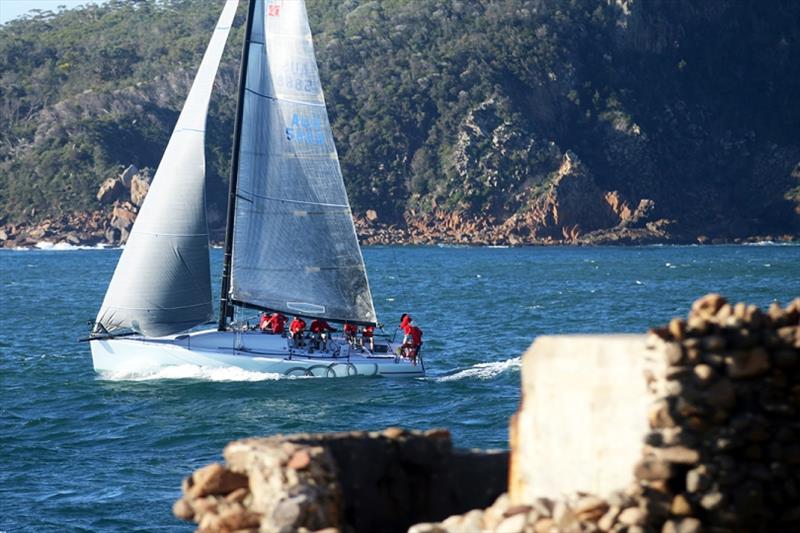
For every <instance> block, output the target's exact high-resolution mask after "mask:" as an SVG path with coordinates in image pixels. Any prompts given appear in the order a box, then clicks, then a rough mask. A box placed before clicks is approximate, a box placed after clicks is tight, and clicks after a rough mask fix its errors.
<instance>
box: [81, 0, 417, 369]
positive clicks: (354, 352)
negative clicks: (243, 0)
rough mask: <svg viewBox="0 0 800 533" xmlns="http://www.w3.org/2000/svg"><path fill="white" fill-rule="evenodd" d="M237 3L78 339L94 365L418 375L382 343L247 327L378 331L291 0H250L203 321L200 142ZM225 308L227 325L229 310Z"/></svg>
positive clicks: (389, 343)
mask: <svg viewBox="0 0 800 533" xmlns="http://www.w3.org/2000/svg"><path fill="white" fill-rule="evenodd" d="M237 6H238V0H226V2H225V5H224V7H223V10H222V14H221V15H220V18H219V21H218V23H217V26H216V28H215V29H214V33H213V35H212V37H211V40H210V42H209V45H208V48H207V49H206V52H205V54H204V56H203V59H202V62H201V64H200V67H199V69H198V72H197V74H196V77H195V79H194V82H193V84H192V87H191V89H190V91H189V95H188V96H187V99H186V101H185V103H184V106H183V109H182V111H181V114H180V116H179V118H178V121H177V123H176V125H175V129H174V130H173V133H172V136H171V137H170V140H169V143H168V144H167V147H166V150H165V151H164V154H163V156H162V159H161V163H160V164H159V166H158V169H157V171H156V174H155V176H154V178H153V182H152V184H151V187H150V191H149V193H148V195H147V197H146V199H145V201H144V203H143V205H142V207H141V210H140V212H139V215H138V217H137V219H136V222H135V224H134V226H133V228H132V230H131V233H130V236H129V238H128V241H127V243H126V246H125V248H124V250H123V252H122V255H121V256H120V259H119V262H118V264H117V267H116V270H115V271H114V274H113V277H112V279H111V282H110V284H109V286H108V290H107V292H106V295H105V298H104V300H103V303H102V306H101V308H100V311H99V313H98V315H97V319H96V320H95V323H94V327H93V329H92V335H91V336H90V337H89V339H88V340H89V343H90V346H91V351H92V361H93V365H94V368H95V370H96V371H97V372H99V373H101V374H114V375H120V374H121V375H127V374H135V373H139V372H147V371H151V370H158V369H161V368H163V367H168V366H178V365H187V364H189V365H199V366H202V367H238V368H241V369H244V370H249V371H257V372H269V373H278V374H280V375H286V376H317V377H344V376H356V375H359V376H362V375H368V376H376V375H377V376H421V375H424V372H425V370H424V365H423V364H422V361H421V360H419V361H417V360H416V358H415V360H414V361H412V360H411V359H409V358H407V357H404V356H401V355H400V353H401V352H402V349H401V348H402V347H401V346H400V345H399V343H397V342H394V340H393V339H389V338H388V336H385V337H376V338H375V339H374V341H375V342H374V347H370V346H368V345H364V346H362V345H360V344H356V343H354V342H352V338H351V339H349V342H348V339H345V337H344V336H338V335H337V334H333V337H332V338H331V339H329V340H328V342H327V345H325V344H322V345H316V346H315V343H314V342H305V343H303V342H302V339H292V338H290V337H288V336H285V335H282V334H268V333H263V332H262V331H260V330H258V329H254V328H252V327H250V325H249V321H248V320H246V319H244V318H243V317H244V316H246V314H247V313H248V312H249V313H258V312H270V313H281V314H283V315H285V316H289V317H291V316H292V315H295V316H298V317H303V318H305V319H323V320H326V321H330V322H332V323H339V324H344V323H349V324H353V325H360V326H373V327H374V326H376V325H378V320H377V316H376V313H375V308H374V304H373V301H372V294H371V292H370V287H369V282H368V280H367V273H366V268H365V265H364V259H363V256H362V254H361V249H360V247H359V245H358V239H357V237H356V231H355V226H354V224H353V219H352V212H351V209H350V204H349V201H348V198H347V193H346V191H345V187H344V181H343V178H342V173H341V169H340V166H339V159H338V155H337V152H336V147H335V145H334V142H333V135H332V132H331V126H330V122H329V120H328V114H327V108H326V105H325V98H324V95H323V92H322V88H321V84H320V79H319V73H318V70H317V64H316V58H315V54H314V45H313V41H312V38H311V30H310V28H309V23H308V15H307V13H306V8H305V4H304V2H303V0H250V3H249V5H248V13H247V23H246V24H247V26H246V31H245V40H244V45H243V49H242V62H241V71H240V76H239V94H238V103H237V114H236V122H235V131H234V147H233V156H232V162H231V180H230V192H229V198H228V218H227V226H226V236H225V249H224V264H223V272H222V283H221V296H220V306H219V308H220V310H219V317H218V319H216V320H214V316H213V305H212V295H211V279H210V267H209V235H208V228H207V223H206V210H205V203H206V201H205V200H206V199H205V161H204V142H205V141H204V139H205V124H206V113H207V110H208V102H209V99H210V97H211V92H212V87H213V82H214V78H215V76H216V72H217V68H218V66H219V63H220V59H221V57H222V52H223V50H224V47H225V42H226V40H227V38H228V33H229V31H230V28H231V25H232V23H233V19H234V15H235V13H236V9H237ZM237 317H238V318H237Z"/></svg>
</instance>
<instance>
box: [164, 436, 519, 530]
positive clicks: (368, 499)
mask: <svg viewBox="0 0 800 533" xmlns="http://www.w3.org/2000/svg"><path fill="white" fill-rule="evenodd" d="M223 455H224V457H225V461H226V464H225V465H220V464H212V465H209V466H207V467H205V468H202V469H200V470H198V471H196V472H195V473H194V474H192V475H191V476H190V477H188V478H187V479H186V480H185V481H184V484H183V497H182V498H181V499H180V500H178V501H177V502H176V503H175V506H174V509H173V510H174V513H175V515H176V516H178V517H179V518H183V519H186V520H194V521H195V522H197V523H198V526H199V528H198V530H199V531H234V530H237V529H254V530H257V529H259V528H260V530H261V531H286V532H290V531H298V530H303V528H305V529H306V530H311V531H313V530H320V529H324V528H335V529H337V530H339V531H366V532H371V531H382V532H393V531H398V532H399V531H406V530H407V529H408V528H409V527H410V526H411V525H412V524H415V523H418V522H428V521H432V520H441V519H443V518H445V517H447V516H449V515H452V514H455V513H462V512H465V511H468V510H469V509H473V508H479V507H486V506H487V505H489V504H491V502H492V501H494V500H495V499H496V498H497V496H498V495H499V494H501V493H502V492H503V491H504V490H505V487H506V483H507V476H508V469H507V464H508V454H507V453H505V452H472V451H464V450H457V449H453V447H452V444H451V441H450V434H449V432H448V431H447V430H431V431H427V432H420V431H407V430H402V429H398V428H390V429H387V430H385V431H383V432H380V433H366V432H351V433H333V434H317V435H309V434H300V435H289V436H281V435H278V436H274V437H268V438H257V439H245V440H240V441H234V442H232V443H230V444H228V446H226V447H225V450H224V452H223ZM476 480H479V482H476Z"/></svg>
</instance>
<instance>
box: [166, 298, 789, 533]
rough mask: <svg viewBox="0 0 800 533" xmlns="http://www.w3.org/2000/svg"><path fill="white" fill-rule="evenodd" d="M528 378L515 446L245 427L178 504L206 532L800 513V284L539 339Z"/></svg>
mask: <svg viewBox="0 0 800 533" xmlns="http://www.w3.org/2000/svg"><path fill="white" fill-rule="evenodd" d="M576 348H579V349H576ZM575 368H582V369H583V372H582V374H583V376H578V374H575V372H574V370H575ZM545 369H547V370H549V372H543V371H542V370H545ZM559 372H561V373H562V374H563V373H565V372H566V373H569V376H570V379H569V380H568V381H570V382H571V383H573V386H572V387H565V386H564V384H563V381H559V379H558V378H559V377H561V378H565V375H560V374H559ZM631 377H634V378H635V379H630V378H631ZM576 380H578V381H576ZM578 386H580V388H579V389H576V388H575V387H578ZM521 392H522V402H521V404H520V408H519V410H518V411H517V413H516V414H515V415H514V416H513V417H512V419H511V423H510V448H511V449H510V454H508V455H505V454H502V453H485V452H475V451H470V452H466V451H458V450H456V449H454V448H453V447H452V444H451V442H450V436H449V434H448V433H447V431H446V430H431V431H428V432H421V431H407V430H402V429H398V428H390V429H387V430H385V431H383V432H372V433H366V432H354V433H338V434H327V435H326V434H321V435H306V434H303V435H290V436H280V435H279V436H274V437H267V438H260V439H245V440H240V441H235V442H232V443H230V444H229V445H228V446H227V447H226V448H225V451H224V454H223V455H224V458H225V464H224V465H222V464H212V465H209V466H207V467H204V468H201V469H199V470H197V471H196V472H194V473H193V474H192V475H190V476H189V477H188V478H186V479H185V480H184V483H183V496H182V497H181V499H179V500H178V501H177V502H176V503H175V505H174V509H173V510H174V513H175V515H176V516H178V517H179V518H182V519H185V520H193V521H194V522H196V523H197V524H198V531H201V532H214V531H220V532H222V531H253V532H255V531H262V532H273V531H274V532H290V531H325V532H326V533H335V532H358V531H365V532H366V531H406V530H407V531H409V533H473V532H477V531H481V532H498V533H499V532H504V533H528V532H535V533H552V532H575V533H580V532H615V533H616V532H620V533H621V532H630V533H634V532H637V533H638V532H642V533H643V532H647V531H660V532H662V533H699V532H702V531H720V532H723V531H796V530H798V528H800V446H798V444H797V443H798V440H800V298H798V299H795V300H794V301H793V302H791V303H789V304H788V305H787V306H786V307H781V306H780V305H778V304H777V303H775V304H773V305H771V306H770V308H769V309H768V310H766V311H762V310H760V309H758V308H757V307H756V306H753V305H747V304H745V303H736V304H731V303H728V302H727V301H726V300H725V299H724V298H723V297H721V296H720V295H717V294H710V295H707V296H705V297H703V298H701V299H699V300H698V301H696V302H695V303H694V304H693V305H692V308H691V311H690V312H689V314H688V317H687V318H685V319H684V318H676V319H674V320H672V321H671V322H670V323H669V324H668V325H666V326H664V327H661V328H655V329H653V330H651V331H650V332H649V334H648V335H647V336H645V335H638V336H633V335H628V336H602V335H600V336H598V335H595V336H583V337H580V336H555V337H542V338H540V339H537V341H536V343H534V345H533V346H532V347H531V348H530V349H529V350H528V352H527V353H526V355H525V357H524V359H523V369H522V391H521ZM565 407H569V412H562V410H561V409H563V408H565ZM568 428H572V430H568Z"/></svg>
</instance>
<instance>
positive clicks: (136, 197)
mask: <svg viewBox="0 0 800 533" xmlns="http://www.w3.org/2000/svg"><path fill="white" fill-rule="evenodd" d="M151 181H152V178H151V177H150V176H149V175H148V174H147V173H146V172H142V173H139V174H136V175H134V176H133V177H132V178H131V203H132V204H133V205H135V206H137V207H140V206H141V205H142V203H143V202H144V198H145V196H147V192H148V191H149V190H150V182H151Z"/></svg>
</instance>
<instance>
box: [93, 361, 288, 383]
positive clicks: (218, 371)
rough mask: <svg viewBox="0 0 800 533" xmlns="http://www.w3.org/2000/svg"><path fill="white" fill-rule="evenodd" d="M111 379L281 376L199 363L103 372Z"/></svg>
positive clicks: (260, 378)
mask: <svg viewBox="0 0 800 533" xmlns="http://www.w3.org/2000/svg"><path fill="white" fill-rule="evenodd" d="M101 376H102V378H103V379H106V380H109V381H155V380H160V379H195V380H201V381H274V380H277V379H280V378H281V375H280V374H276V373H272V372H254V371H251V370H244V369H241V368H237V367H233V366H226V367H208V366H199V365H188V364H187V365H176V366H166V367H162V368H159V369H156V370H148V371H135V372H124V371H123V372H103V373H101Z"/></svg>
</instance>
